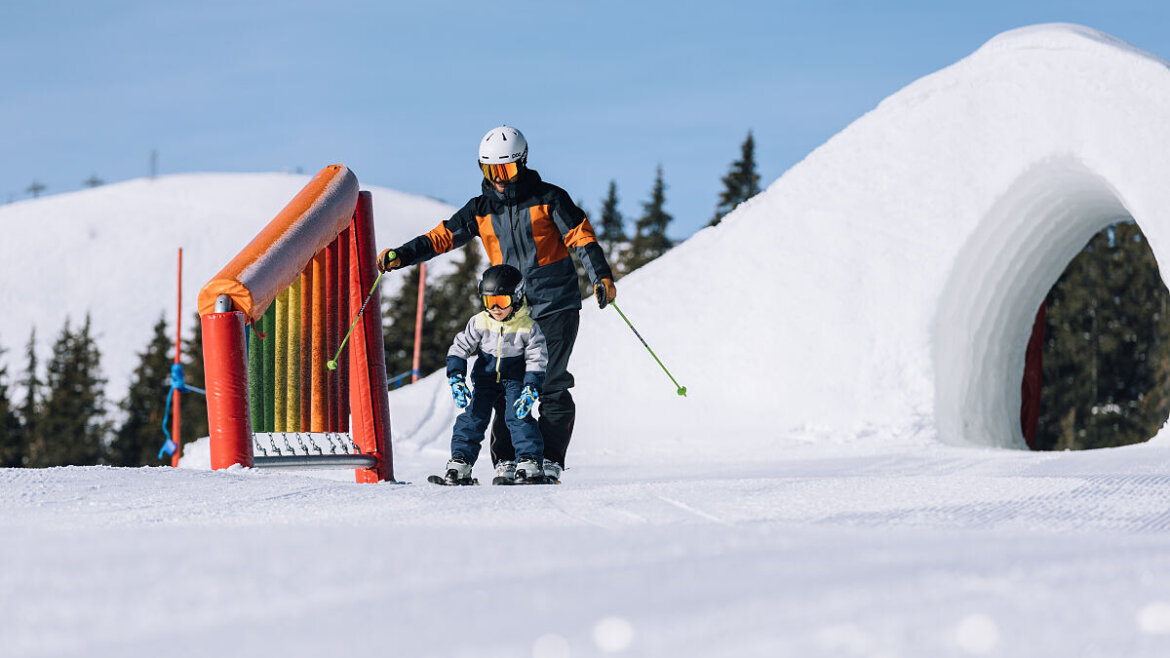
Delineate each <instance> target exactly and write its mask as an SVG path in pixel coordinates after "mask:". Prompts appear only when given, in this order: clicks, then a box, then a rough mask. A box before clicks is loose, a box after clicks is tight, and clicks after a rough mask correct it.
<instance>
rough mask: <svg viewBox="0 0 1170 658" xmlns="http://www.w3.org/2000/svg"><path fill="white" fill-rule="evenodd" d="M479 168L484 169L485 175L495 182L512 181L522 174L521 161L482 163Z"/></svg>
mask: <svg viewBox="0 0 1170 658" xmlns="http://www.w3.org/2000/svg"><path fill="white" fill-rule="evenodd" d="M479 168H480V170H481V171H483V177H484V178H486V179H488V180H489V181H492V182H493V183H495V182H500V183H510V182H512V181H513V180H515V179H516V177H517V176H519V175H520V163H519V162H507V163H504V164H483V163H480V165H479Z"/></svg>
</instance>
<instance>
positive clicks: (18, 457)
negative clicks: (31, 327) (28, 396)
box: [0, 349, 25, 468]
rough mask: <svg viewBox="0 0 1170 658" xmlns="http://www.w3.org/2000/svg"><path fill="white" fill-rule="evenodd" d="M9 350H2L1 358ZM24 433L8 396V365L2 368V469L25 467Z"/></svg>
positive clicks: (0, 370) (0, 439)
mask: <svg viewBox="0 0 1170 658" xmlns="http://www.w3.org/2000/svg"><path fill="white" fill-rule="evenodd" d="M6 351H7V350H4V349H0V356H3V354H4V352H6ZM24 453H25V449H24V433H23V431H22V428H21V426H20V418H19V417H18V416H17V415H16V409H15V408H14V407H13V405H12V399H11V398H10V397H9V394H8V365H7V364H5V365H4V366H3V367H0V468H12V467H17V466H24Z"/></svg>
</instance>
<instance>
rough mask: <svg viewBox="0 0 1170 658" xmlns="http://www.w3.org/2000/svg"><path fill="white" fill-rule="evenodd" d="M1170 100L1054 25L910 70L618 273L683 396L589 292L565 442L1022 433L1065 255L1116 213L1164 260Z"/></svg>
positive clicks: (765, 444) (1154, 83)
mask: <svg viewBox="0 0 1170 658" xmlns="http://www.w3.org/2000/svg"><path fill="white" fill-rule="evenodd" d="M1168 108H1170V70H1168V68H1167V65H1166V62H1164V61H1163V60H1161V59H1159V58H1157V57H1154V56H1152V55H1149V54H1147V53H1144V52H1142V51H1140V50H1138V49H1136V48H1133V47H1131V46H1129V45H1127V44H1124V43H1122V42H1120V41H1118V40H1117V39H1114V38H1113V37H1110V36H1108V35H1106V34H1103V33H1101V32H1097V31H1095V30H1092V29H1089V28H1085V27H1081V26H1076V25H1066V24H1052V25H1038V26H1033V27H1027V28H1022V29H1018V30H1013V31H1010V32H1006V33H1004V34H1001V35H999V36H996V37H995V38H993V39H991V40H990V41H989V42H987V44H985V45H984V46H983V47H981V48H980V49H979V50H978V51H976V52H975V53H973V54H972V55H970V56H969V57H967V58H965V59H963V60H961V61H959V62H957V63H955V64H954V65H952V66H950V67H947V68H945V69H943V70H941V71H938V72H936V73H934V74H931V75H928V76H926V77H924V78H922V79H920V80H918V81H916V82H914V83H912V84H910V85H908V86H907V87H906V88H904V89H902V90H900V91H898V92H897V93H895V94H893V95H892V96H890V97H888V98H887V99H885V100H884V101H883V102H882V103H880V104H879V105H878V107H877V108H875V109H874V110H872V111H871V112H869V113H867V114H866V115H864V116H862V117H861V118H860V119H858V120H857V121H855V122H854V123H853V124H851V125H850V126H848V127H847V128H846V129H845V130H843V131H842V132H840V133H839V134H837V135H836V136H834V137H833V138H832V139H830V140H829V141H828V142H827V143H825V144H824V145H823V146H821V147H820V148H818V149H817V150H815V151H814V152H813V153H811V154H810V155H809V156H808V157H807V158H806V159H805V160H803V161H802V162H800V163H798V164H797V165H796V166H794V167H793V168H792V169H791V170H789V171H788V172H786V173H785V174H784V175H783V176H782V177H781V178H779V179H778V180H776V181H775V182H774V183H772V184H771V185H770V186H769V188H768V189H767V190H766V191H765V192H764V193H762V194H760V195H758V196H757V197H756V198H754V199H752V200H750V201H749V202H747V203H745V204H743V205H742V206H740V207H739V208H738V209H737V210H736V211H735V212H734V213H732V214H731V215H729V216H728V217H727V218H726V219H725V220H724V222H723V223H722V224H721V225H720V226H718V227H715V228H710V229H705V230H703V231H701V232H700V233H698V234H696V236H695V237H693V238H692V239H691V240H689V241H687V242H686V243H685V244H683V245H681V246H679V247H678V248H676V249H675V250H673V251H672V252H670V253H669V254H667V255H666V256H665V257H663V258H661V259H659V260H658V261H655V262H654V263H651V264H650V265H648V266H646V267H645V268H643V269H642V270H640V271H637V272H634V273H632V274H630V275H629V276H627V277H626V278H624V279H623V280H622V282H621V284H620V285H619V297H618V302H619V304H621V306H622V308H623V310H624V311H626V313H627V314H628V315H629V316H630V318H631V320H633V321H634V323H635V325H636V326H637V327H638V329H639V331H640V332H641V333H642V335H643V336H645V337H646V339H647V340H648V341H649V342H650V344H651V346H652V347H653V348H654V349H655V352H656V353H657V354H658V355H659V356H660V357H661V358H662V359H663V361H664V362H665V363H666V365H667V366H668V367H669V368H670V369H671V371H672V372H673V374H674V375H675V376H676V378H677V379H678V380H679V382H680V383H681V384H683V385H686V386H687V387H688V391H689V394H688V397H687V398H685V399H683V398H679V397H677V396H676V395H675V394H674V386H673V384H672V383H671V382H670V381H669V380H668V379H667V378H666V376H665V374H664V373H663V372H662V371H661V370H660V369H659V368H658V366H657V365H656V364H655V363H654V362H653V360H652V359H651V357H650V356H649V354H647V352H646V350H645V349H644V348H643V346H642V345H641V344H640V343H639V342H638V341H637V339H636V338H635V337H634V336H633V335H632V334H631V333H630V332H629V329H628V328H627V327H625V325H624V324H623V322H622V321H621V319H620V318H619V317H618V316H617V314H616V313H614V312H613V311H610V310H605V311H599V310H597V309H596V308H587V310H586V312H585V313H584V314H583V317H582V328H581V336H580V338H579V342H578V349H577V351H576V353H575V355H574V363H573V371H574V374H575V375H576V377H577V383H578V387H577V388H576V389H575V391H574V394H575V396H576V398H577V401H578V403H579V409H580V414H579V416H578V419H577V430H576V434H575V438H574V442H575V447H574V451H578V450H589V449H594V450H602V451H613V452H618V451H620V452H623V453H627V454H638V453H640V452H643V451H651V452H662V451H666V452H673V453H677V452H680V451H684V452H689V453H694V452H701V453H703V454H712V455H714V454H719V453H720V452H728V451H730V450H731V448H732V446H731V443H732V442H734V444H735V450H734V451H735V452H740V448H744V447H746V448H747V449H748V451H749V452H750V451H752V450H759V451H769V450H776V449H778V448H779V447H782V446H785V445H788V444H789V443H790V442H791V441H792V440H796V441H814V442H815V441H824V440H829V439H830V437H832V440H849V441H853V440H861V441H869V440H883V441H884V440H901V441H909V442H911V443H919V444H920V443H921V442H923V441H931V440H942V441H944V442H948V443H962V444H978V445H988V446H1000V447H1023V446H1024V442H1023V438H1022V435H1021V432H1020V428H1019V409H1020V383H1021V378H1022V373H1023V362H1024V348H1025V345H1026V342H1027V339H1028V336H1029V334H1030V330H1031V325H1032V320H1033V318H1034V316H1035V313H1036V310H1037V308H1038V307H1039V305H1040V303H1041V301H1042V300H1043V297H1044V295H1045V294H1046V293H1047V291H1048V290H1049V288H1050V287H1051V286H1052V285H1053V284H1054V283H1055V281H1056V280H1057V278H1058V277H1059V275H1060V273H1061V272H1062V271H1063V269H1064V267H1065V266H1066V265H1067V264H1068V262H1069V261H1070V260H1071V259H1072V257H1073V256H1074V255H1075V254H1076V253H1077V252H1078V251H1079V249H1080V248H1081V247H1082V246H1083V245H1084V244H1085V242H1087V240H1088V239H1089V238H1090V237H1091V236H1092V235H1093V234H1094V233H1095V232H1097V231H1098V230H1100V229H1101V228H1103V227H1105V226H1106V225H1108V224H1109V223H1111V222H1114V221H1116V220H1118V219H1120V218H1126V217H1133V218H1135V219H1136V220H1137V221H1138V223H1139V224H1140V225H1141V227H1142V230H1143V231H1144V232H1145V234H1146V236H1147V238H1148V239H1149V242H1150V245H1151V247H1152V248H1153V250H1154V253H1155V255H1156V256H1157V257H1158V260H1159V261H1161V262H1163V263H1165V262H1170V253H1168V251H1167V250H1170V216H1168V211H1170V186H1167V185H1166V184H1165V181H1166V180H1167V179H1168V178H1170V160H1167V158H1166V157H1165V145H1166V144H1170V123H1167V122H1166V121H1165V117H1166V114H1167V109H1168ZM414 422H415V421H413V420H412V421H411V423H414ZM577 437H579V438H577ZM682 437H687V438H682Z"/></svg>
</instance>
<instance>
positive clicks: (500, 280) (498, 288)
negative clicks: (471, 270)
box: [479, 265, 524, 319]
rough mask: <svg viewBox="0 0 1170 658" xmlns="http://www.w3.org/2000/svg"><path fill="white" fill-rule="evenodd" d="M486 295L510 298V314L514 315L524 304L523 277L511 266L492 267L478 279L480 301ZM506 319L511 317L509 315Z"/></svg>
mask: <svg viewBox="0 0 1170 658" xmlns="http://www.w3.org/2000/svg"><path fill="white" fill-rule="evenodd" d="M487 295H509V296H511V297H512V313H515V312H516V309H518V308H520V306H522V305H523V304H524V276H523V275H522V274H520V270H518V269H516V268H514V267H512V266H511V265H492V266H491V267H489V268H487V269H486V270H484V271H483V276H481V277H480V279H479V296H480V301H483V298H484V297H485V296H487ZM485 308H486V304H485ZM508 317H509V318H510V317H512V316H511V314H509V315H508ZM505 319H507V318H505Z"/></svg>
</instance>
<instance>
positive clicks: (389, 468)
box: [348, 192, 394, 482]
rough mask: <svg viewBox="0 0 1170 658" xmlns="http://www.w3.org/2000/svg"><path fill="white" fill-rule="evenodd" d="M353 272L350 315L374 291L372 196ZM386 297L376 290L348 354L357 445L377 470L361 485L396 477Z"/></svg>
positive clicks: (358, 229) (365, 202)
mask: <svg viewBox="0 0 1170 658" xmlns="http://www.w3.org/2000/svg"><path fill="white" fill-rule="evenodd" d="M351 231H352V235H353V239H352V240H351V241H350V252H349V260H350V269H349V276H350V279H349V315H350V316H351V317H352V316H353V315H355V314H357V312H358V309H360V308H361V307H362V302H363V301H364V299H363V296H364V294H365V293H366V292H367V291H369V290H370V289H371V288H373V287H374V280H375V279H376V278H377V276H378V268H377V267H376V266H375V261H376V259H377V251H376V247H375V244H374V212H373V202H372V197H371V195H370V193H369V192H361V193H360V194H359V195H358V203H357V209H356V212H354V217H353V225H352V226H351ZM381 309H382V303H381V293H380V292H379V291H378V290H374V291H373V293H372V296H371V298H370V301H369V303H368V305H367V307H366V312H365V313H362V315H361V319H360V320H359V321H358V323H357V324H356V325H354V329H353V334H352V335H351V336H350V344H349V348H348V349H349V350H350V352H351V354H350V355H349V382H350V388H349V406H350V409H352V414H353V418H352V423H353V441H354V443H356V444H357V446H358V448H360V449H361V451H362V452H363V453H366V454H372V455H374V456H375V458H376V459H377V465H376V466H375V467H374V468H373V469H372V470H357V471H355V474H356V478H357V481H358V482H377V481H378V480H393V479H394V456H393V455H392V454H391V449H390V446H391V444H390V400H389V398H388V396H387V388H386V353H385V351H384V350H385V348H384V346H383V343H382V313H381Z"/></svg>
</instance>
